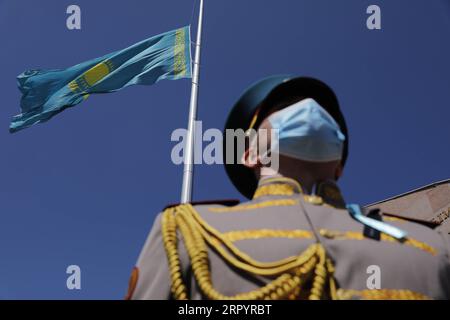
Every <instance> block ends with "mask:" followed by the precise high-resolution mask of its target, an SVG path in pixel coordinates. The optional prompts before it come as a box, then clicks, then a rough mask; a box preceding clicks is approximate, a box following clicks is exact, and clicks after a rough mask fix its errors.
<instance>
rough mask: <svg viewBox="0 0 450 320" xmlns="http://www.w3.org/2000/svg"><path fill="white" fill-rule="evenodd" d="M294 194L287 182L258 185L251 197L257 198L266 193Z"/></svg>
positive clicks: (273, 194)
mask: <svg viewBox="0 0 450 320" xmlns="http://www.w3.org/2000/svg"><path fill="white" fill-rule="evenodd" d="M293 194H294V187H293V186H291V185H289V184H268V185H265V186H261V187H259V188H258V189H257V190H256V192H255V195H254V196H253V199H258V198H261V197H264V196H267V195H271V196H292V195H293Z"/></svg>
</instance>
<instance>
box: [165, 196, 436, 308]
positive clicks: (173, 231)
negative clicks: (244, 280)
mask: <svg viewBox="0 0 450 320" xmlns="http://www.w3.org/2000/svg"><path fill="white" fill-rule="evenodd" d="M161 225H162V236H163V240H164V248H165V250H166V253H167V257H168V263H169V271H170V278H171V292H172V295H173V297H174V298H175V299H177V300H185V299H188V298H189V293H188V292H187V287H186V285H185V283H184V281H183V275H182V269H181V261H180V257H179V252H178V237H177V231H179V232H180V234H181V237H182V239H183V241H184V245H185V247H186V250H187V253H188V256H189V259H190V263H191V266H192V271H193V274H194V277H195V280H196V282H197V284H198V287H199V288H200V291H201V293H202V295H203V296H204V297H205V298H207V299H211V300H264V299H266V300H273V299H275V300H279V299H299V298H309V299H312V300H318V299H326V298H331V299H333V300H334V299H336V300H337V299H351V298H355V297H356V298H361V299H375V300H377V299H398V300H400V299H428V297H426V296H424V295H421V294H419V293H415V292H412V291H408V290H362V291H356V290H343V289H338V288H337V285H336V281H335V279H334V265H333V263H332V261H331V259H330V258H329V257H327V255H326V251H325V248H324V247H323V246H322V245H321V244H319V243H313V244H311V245H310V246H309V247H308V248H307V249H306V250H305V251H303V252H302V253H301V254H299V255H298V256H296V257H290V258H288V259H283V260H280V261H275V262H270V263H262V262H259V261H256V260H254V259H252V258H251V257H250V256H248V255H246V254H244V253H243V252H241V251H240V250H239V249H237V248H236V247H235V246H234V245H233V243H232V242H231V241H230V240H229V239H227V238H226V237H224V236H223V235H222V234H221V233H220V232H218V231H217V230H215V229H214V228H212V227H211V226H209V225H208V224H207V223H206V222H205V221H204V220H202V219H201V217H200V216H199V215H198V213H197V212H196V211H195V209H194V208H193V207H192V206H191V205H181V206H178V207H175V208H171V209H167V210H166V211H165V212H164V213H163V216H162V222H161ZM353 236H354V237H355V238H357V237H359V235H358V236H356V235H353ZM388 241H389V240H388ZM208 245H209V246H210V247H211V248H212V249H214V250H215V251H216V252H218V253H219V254H220V256H221V257H222V258H223V259H224V260H225V261H226V262H227V263H229V264H230V265H232V266H234V267H235V268H238V269H240V270H242V271H244V272H246V273H248V274H250V275H261V276H265V277H269V278H271V279H273V280H272V281H271V282H269V283H268V284H266V285H264V286H263V287H261V288H258V289H256V290H253V291H250V292H245V293H239V294H237V295H234V296H226V295H224V294H222V293H220V292H218V291H217V290H216V289H215V288H214V287H213V283H212V278H211V271H210V265H209V256H208Z"/></svg>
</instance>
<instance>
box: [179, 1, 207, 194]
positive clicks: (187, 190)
mask: <svg viewBox="0 0 450 320" xmlns="http://www.w3.org/2000/svg"><path fill="white" fill-rule="evenodd" d="M202 24H203V0H200V11H199V15H198V28H197V41H196V43H195V59H194V73H193V76H192V89H191V103H190V106H189V124H188V135H187V141H186V147H185V150H184V151H185V155H184V171H183V186H182V189H181V203H189V202H191V200H192V185H193V177H194V146H195V121H196V120H197V102H198V89H199V86H198V81H199V73H200V53H201V41H202Z"/></svg>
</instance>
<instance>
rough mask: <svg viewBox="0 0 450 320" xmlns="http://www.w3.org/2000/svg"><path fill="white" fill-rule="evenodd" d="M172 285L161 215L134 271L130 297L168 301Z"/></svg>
mask: <svg viewBox="0 0 450 320" xmlns="http://www.w3.org/2000/svg"><path fill="white" fill-rule="evenodd" d="M133 281H134V285H133V283H132V282H133ZM170 283H171V281H170V274H169V267H168V262H167V256H166V252H165V249H164V243H163V238H162V233H161V214H159V215H158V216H157V217H156V219H155V222H154V223H153V227H152V230H151V231H150V234H149V236H148V238H147V241H146V242H145V245H144V247H143V249H142V251H141V253H140V255H139V259H138V261H137V264H136V267H135V268H134V270H133V275H132V277H131V279H130V288H129V293H128V297H129V298H130V299H133V300H167V299H170V297H171V292H170Z"/></svg>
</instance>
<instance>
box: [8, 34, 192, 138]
mask: <svg viewBox="0 0 450 320" xmlns="http://www.w3.org/2000/svg"><path fill="white" fill-rule="evenodd" d="M190 77H191V38H190V29H189V27H188V26H187V27H184V28H181V29H177V30H173V31H170V32H166V33H163V34H160V35H158V36H155V37H152V38H150V39H147V40H144V41H141V42H139V43H136V44H135V45H132V46H131V47H128V48H126V49H123V50H120V51H116V52H113V53H110V54H107V55H105V56H103V57H100V58H97V59H93V60H90V61H87V62H83V63H80V64H78V65H76V66H73V67H70V68H68V69H65V70H29V71H26V72H24V73H22V74H21V75H19V76H18V77H17V82H18V86H19V90H20V91H21V92H22V99H21V102H20V108H21V114H19V115H17V116H15V117H13V119H12V122H11V125H10V128H9V130H10V132H16V131H19V130H21V129H25V128H27V127H29V126H31V125H33V124H36V123H40V122H45V121H47V120H49V119H51V118H52V117H53V116H55V115H56V114H58V113H60V112H62V111H63V110H64V109H66V108H69V107H73V106H75V105H77V104H79V103H81V102H82V101H84V100H86V99H87V98H88V97H89V95H90V94H93V93H107V92H114V91H118V90H121V89H123V88H125V87H128V86H131V85H135V84H143V85H151V84H154V83H156V82H158V81H159V80H162V79H168V80H177V79H181V78H190Z"/></svg>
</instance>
